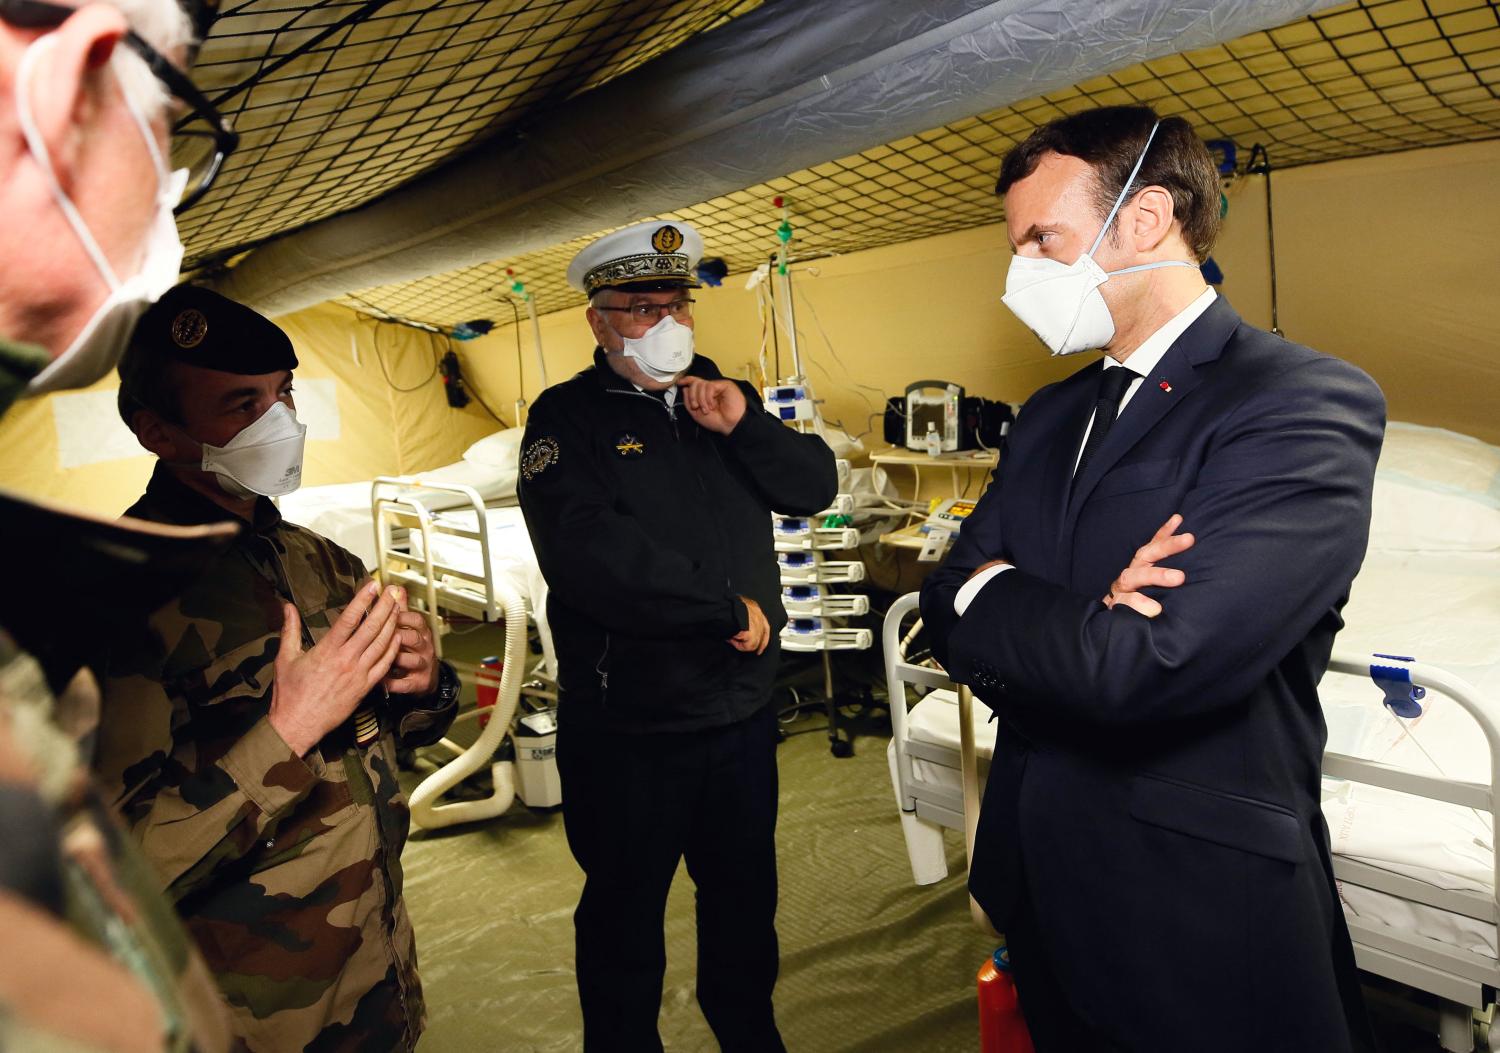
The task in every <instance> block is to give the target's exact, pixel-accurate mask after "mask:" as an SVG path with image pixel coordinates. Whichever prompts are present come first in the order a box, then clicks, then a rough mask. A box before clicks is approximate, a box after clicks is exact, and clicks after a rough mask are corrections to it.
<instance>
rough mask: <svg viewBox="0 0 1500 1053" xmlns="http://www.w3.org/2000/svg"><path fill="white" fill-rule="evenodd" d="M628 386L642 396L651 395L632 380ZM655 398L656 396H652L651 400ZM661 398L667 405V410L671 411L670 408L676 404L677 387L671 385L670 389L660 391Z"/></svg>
mask: <svg viewBox="0 0 1500 1053" xmlns="http://www.w3.org/2000/svg"><path fill="white" fill-rule="evenodd" d="M630 386H631V387H633V388H635V390H637V391H639V392H640V393H641V394H642V395H651V392H649V391H647V390H646V389H645V388H643V387H641V386H640V385H639V384H637V383H636V382H635V381H633V380H632V381H631V382H630ZM655 397H656V396H654V395H652V398H655ZM662 398H663V399H664V400H665V401H666V403H667V409H671V408H672V406H673V405H674V404H675V403H676V402H677V385H676V384H673V385H672V386H671V387H669V388H665V389H664V390H663V391H662Z"/></svg>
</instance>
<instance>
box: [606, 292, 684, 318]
mask: <svg viewBox="0 0 1500 1053" xmlns="http://www.w3.org/2000/svg"><path fill="white" fill-rule="evenodd" d="M695 303H697V301H696V300H693V299H690V298H687V297H684V298H683V299H681V300H669V301H667V302H666V303H633V304H631V305H630V306H629V307H599V308H597V310H600V311H620V312H622V313H624V314H628V315H630V317H631V318H632V319H633V320H634V321H637V322H659V321H661V316H662V314H663V313H666V314H669V315H671V316H672V317H673V319H675V320H676V321H679V322H680V321H682V320H683V319H685V318H691V317H693V304H695Z"/></svg>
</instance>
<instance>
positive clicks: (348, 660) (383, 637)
mask: <svg viewBox="0 0 1500 1053" xmlns="http://www.w3.org/2000/svg"><path fill="white" fill-rule="evenodd" d="M377 595H378V597H379V598H378V599H377ZM399 595H400V590H399V589H397V588H396V587H395V586H392V587H391V588H388V589H386V590H385V591H384V592H381V591H380V586H379V585H378V584H377V583H375V582H373V581H371V582H367V583H366V584H365V586H364V587H363V588H361V589H360V590H359V592H357V593H355V596H354V599H352V600H350V601H349V606H347V607H345V608H344V611H343V613H342V614H340V615H339V617H338V621H336V622H334V623H333V627H332V628H331V629H329V630H328V632H327V633H326V634H325V635H324V637H323V639H321V640H319V641H318V643H317V644H316V646H314V647H313V648H312V650H310V651H303V650H302V619H301V618H300V617H299V616H298V614H297V608H296V607H295V606H293V605H292V604H290V603H285V604H282V613H283V616H284V621H283V622H282V623H281V648H280V650H278V651H277V652H276V682H275V684H274V686H273V690H272V694H271V712H270V716H269V719H270V721H271V726H272V727H273V728H275V729H276V733H277V734H278V735H280V736H281V738H282V740H283V741H284V742H286V744H287V745H288V746H290V747H291V748H292V750H293V752H295V753H296V754H297V755H298V756H299V757H300V756H302V755H303V754H305V753H306V752H307V751H308V750H310V749H312V748H313V747H314V746H316V745H317V744H318V742H320V741H321V740H322V738H323V736H324V735H327V734H328V733H329V732H330V731H332V730H333V729H334V728H336V727H338V726H339V725H340V724H342V723H343V722H344V721H345V720H346V719H347V718H348V716H349V714H350V713H353V712H354V710H355V707H357V706H358V705H359V703H360V700H361V699H363V698H364V697H365V695H367V694H368V693H369V692H370V690H371V689H372V688H373V687H374V686H375V685H376V684H378V683H380V681H381V679H382V678H383V677H385V675H386V674H387V672H388V671H389V670H390V668H391V662H392V661H394V659H395V658H396V653H397V651H398V650H399V649H400V647H401V639H400V637H399V636H398V634H397V631H396V630H397V629H398V627H399V623H398V621H397V617H396V616H397V606H398V597H399ZM372 603H373V604H374V606H371V604H372Z"/></svg>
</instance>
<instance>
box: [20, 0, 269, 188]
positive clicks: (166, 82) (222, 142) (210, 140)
mask: <svg viewBox="0 0 1500 1053" xmlns="http://www.w3.org/2000/svg"><path fill="white" fill-rule="evenodd" d="M76 10H77V9H76V8H72V7H67V6H65V5H63V4H53V3H48V2H47V0H0V21H3V22H8V23H10V24H11V25H13V26H15V27H16V28H18V29H56V28H57V27H58V26H60V25H62V24H63V23H64V22H66V21H67V20H68V19H69V18H70V17H72V15H73V14H74V12H75V11H76ZM125 45H126V46H127V47H128V48H130V50H131V51H134V52H135V53H136V54H137V55H139V56H140V57H141V60H142V61H143V62H145V63H146V68H147V69H149V70H150V71H151V74H152V75H153V76H154V77H155V78H156V79H157V80H158V81H160V82H161V83H162V85H163V86H164V87H165V88H166V89H167V91H168V92H169V93H170V94H171V96H172V97H173V98H174V99H176V100H177V101H178V102H179V103H181V104H182V106H183V107H184V108H185V109H187V110H189V111H191V113H190V116H188V117H185V118H184V119H183V120H182V121H181V122H179V124H178V126H177V127H176V128H174V129H173V160H174V161H178V160H182V161H184V162H186V167H187V170H188V181H187V185H186V187H185V189H184V190H183V195H182V200H181V201H179V202H178V203H177V207H176V208H174V209H173V210H172V211H173V213H174V214H175V215H179V216H180V215H182V214H183V213H184V212H186V211H187V210H188V209H189V208H192V207H193V206H194V205H195V204H197V203H198V202H199V201H200V200H202V198H203V195H204V194H206V193H208V189H209V187H211V186H213V183H214V180H215V179H217V178H218V175H219V169H221V168H223V167H224V159H225V158H227V157H228V156H229V155H230V154H231V153H233V152H234V148H235V147H236V146H238V145H239V142H240V136H239V133H238V132H236V131H235V130H234V129H233V128H231V127H230V125H229V122H228V121H227V120H225V119H224V117H223V116H222V115H221V114H220V113H219V111H218V110H217V109H216V108H215V107H214V104H213V103H211V102H209V101H208V99H207V98H206V97H205V96H204V95H203V93H202V92H200V91H199V90H198V89H197V88H196V87H194V86H193V82H192V81H190V80H188V78H187V74H185V73H183V72H182V71H181V70H180V69H178V68H177V67H176V66H174V65H172V63H171V62H169V61H167V59H166V58H164V57H163V56H162V54H161V53H160V52H158V51H157V50H156V49H155V48H153V47H152V46H151V45H150V44H148V43H146V41H145V39H144V38H142V37H141V36H140V35H139V34H137V33H136V31H135V30H133V29H132V30H127V31H126V33H125Z"/></svg>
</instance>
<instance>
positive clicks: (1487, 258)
mask: <svg viewBox="0 0 1500 1053" xmlns="http://www.w3.org/2000/svg"><path fill="white" fill-rule="evenodd" d="M1273 160H1274V159H1273ZM1496 170H1500V142H1488V143H1474V144H1466V145H1462V146H1453V147H1444V148H1440V149H1431V150H1419V151H1412V152H1409V153H1404V154H1395V155H1388V156H1383V157H1371V158H1362V159H1357V160H1350V161H1338V162H1333V163H1330V164H1324V165H1316V166H1309V167H1305V168H1297V169H1290V170H1288V171H1285V172H1277V173H1276V174H1275V175H1274V177H1273V180H1274V182H1273V193H1274V200H1275V206H1276V253H1277V263H1278V271H1279V283H1278V285H1279V294H1280V322H1281V327H1282V329H1283V330H1284V331H1285V333H1286V335H1287V336H1288V337H1289V338H1290V339H1292V340H1296V341H1298V342H1300V343H1305V344H1308V345H1310V346H1312V347H1315V348H1318V349H1319V350H1322V351H1326V352H1329V353H1331V354H1335V355H1339V356H1340V357H1343V358H1346V359H1348V360H1349V361H1351V362H1354V363H1356V364H1358V365H1360V366H1361V367H1363V368H1364V369H1366V370H1368V371H1369V372H1370V373H1371V375H1373V376H1374V377H1375V379H1376V380H1377V381H1379V382H1380V384H1381V386H1382V387H1383V388H1384V389H1385V392H1386V396H1387V398H1388V399H1389V402H1390V407H1391V416H1392V417H1393V418H1398V419H1404V420H1412V421H1417V422H1419V423H1424V424H1433V425H1439V426H1443V427H1448V428H1453V429H1455V430H1458V431H1462V432H1466V433H1468V434H1471V435H1477V436H1479V437H1481V438H1483V439H1486V440H1487V441H1490V442H1500V362H1497V354H1496V347H1497V346H1500V296H1497V294H1496V293H1495V291H1494V281H1495V275H1496V274H1500V205H1497V204H1496V201H1495V197H1494V189H1493V188H1494V177H1493V173H1494V172H1495V171H1496ZM793 204H794V205H795V202H794V203H793ZM794 222H795V217H794ZM771 226H772V225H771V224H770V223H769V220H768V225H767V241H768V244H769V243H770V241H771V240H772V238H773V236H774V235H773V234H772V231H771ZM709 248H710V251H711V250H712V246H710V247H709ZM1215 258H1216V259H1217V260H1218V262H1219V263H1220V265H1221V266H1222V267H1223V270H1224V272H1225V275H1226V281H1225V284H1224V286H1223V292H1224V293H1225V294H1226V295H1227V296H1228V297H1229V299H1230V301H1231V302H1232V303H1233V304H1234V305H1235V307H1236V308H1237V309H1238V310H1239V311H1240V313H1241V314H1242V315H1243V316H1244V317H1245V318H1246V319H1247V320H1248V321H1250V322H1251V323H1253V324H1255V325H1259V326H1262V327H1268V326H1269V324H1270V297H1269V279H1268V273H1269V272H1268V269H1267V262H1266V261H1267V255H1266V230H1265V198H1264V180H1263V179H1260V178H1259V177H1249V178H1245V179H1241V180H1240V181H1239V182H1238V183H1236V184H1235V185H1234V186H1233V187H1232V188H1231V190H1230V211H1229V216H1228V219H1227V221H1226V225H1225V229H1224V234H1223V236H1222V238H1221V239H1220V243H1219V247H1218V249H1217V250H1216V252H1215ZM1008 259H1009V255H1008V250H1007V249H1006V244H1005V232H1004V229H1003V228H1002V227H1000V226H998V225H991V226H985V227H979V228H976V229H974V230H969V231H963V232H960V233H957V234H948V235H943V236H940V237H934V238H926V239H922V240H920V241H915V242H910V243H907V244H904V245H897V246H892V247H888V248H881V249H874V250H870V251H867V252H858V253H852V254H850V255H847V256H841V257H835V258H831V259H824V260H817V261H812V262H810V263H806V264H802V265H799V266H798V269H797V276H796V283H797V284H796V288H797V292H798V298H797V323H798V329H799V331H800V334H801V346H802V350H803V361H804V365H805V368H806V369H807V372H808V375H809V377H810V379H811V381H812V383H813V384H814V385H815V388H816V391H817V394H818V395H819V397H821V398H823V399H825V400H826V403H825V406H824V411H825V415H826V416H827V417H828V418H829V419H830V420H834V421H840V422H842V424H843V425H844V427H845V428H846V429H847V430H849V431H850V432H852V433H855V434H858V433H860V432H863V431H865V429H866V428H867V427H870V426H872V425H873V426H874V427H875V429H876V431H875V433H874V435H873V436H871V439H872V440H873V441H874V442H876V443H877V444H878V442H879V437H878V436H879V431H878V429H879V421H878V419H876V420H873V421H872V420H871V419H870V415H871V414H872V413H875V412H877V411H878V410H879V409H880V407H881V404H882V402H883V396H885V395H887V394H897V393H899V392H900V391H901V390H902V389H903V388H904V387H905V385H906V384H907V383H909V382H910V381H912V380H916V379H922V378H928V377H938V378H942V379H945V380H952V381H955V382H957V383H959V384H962V385H963V386H964V387H965V388H966V389H967V390H968V391H969V392H970V393H971V394H981V395H986V396H988V397H991V398H1000V399H1004V400H1007V401H1012V402H1018V401H1021V400H1023V399H1025V398H1026V396H1027V395H1029V394H1030V393H1031V392H1032V391H1034V390H1035V389H1036V388H1037V387H1038V386H1039V385H1041V384H1044V383H1047V382H1048V381H1051V380H1055V379H1058V378H1060V377H1062V376H1065V375H1067V373H1069V372H1070V371H1071V370H1073V369H1074V368H1077V366H1078V365H1079V364H1081V360H1079V359H1062V360H1054V359H1049V358H1048V357H1047V356H1046V354H1045V352H1044V351H1043V350H1042V349H1041V347H1040V345H1038V344H1037V342H1036V340H1035V339H1034V338H1033V337H1032V336H1031V335H1030V334H1029V333H1027V332H1026V331H1025V330H1024V329H1022V328H1021V326H1020V325H1019V324H1018V323H1017V322H1016V321H1015V320H1014V318H1012V317H1011V315H1010V313H1009V312H1008V311H1007V310H1006V309H1005V307H1004V306H1003V305H1002V304H1001V303H1000V293H1001V290H1002V286H1003V283H1004V276H1005V269H1006V266H1007V263H1008ZM744 281H745V279H744V276H743V275H733V276H731V277H730V278H729V279H728V280H727V282H726V284H725V286H724V287H723V288H719V289H703V290H701V291H700V292H698V293H697V294H696V296H697V298H698V300H699V305H698V312H697V314H698V346H699V348H700V350H702V351H703V353H705V354H707V355H709V356H710V357H712V358H714V359H716V360H717V361H718V362H719V364H720V366H721V367H722V368H723V369H724V370H725V372H726V373H728V374H730V375H733V376H745V375H748V374H747V372H746V371H747V369H748V367H749V366H750V364H751V363H752V362H753V361H754V360H755V359H756V358H757V357H758V355H759V349H760V333H761V322H760V319H759V317H758V315H757V312H756V301H755V297H754V295H753V294H752V293H749V292H746V291H745V289H744ZM279 321H280V323H281V324H282V325H283V326H284V327H285V328H286V330H287V332H288V333H289V334H290V335H291V337H292V340H293V342H294V343H295V345H296V347H297V352H298V355H299V357H300V359H301V362H302V365H301V368H300V369H299V371H298V375H299V377H301V378H303V379H304V380H311V379H326V380H332V381H333V382H334V384H335V389H336V392H337V402H338V408H339V417H340V425H341V433H340V437H339V438H338V440H336V441H330V440H314V441H310V442H309V443H308V450H307V463H306V467H305V473H304V481H305V483H306V484H307V485H316V484H319V483H328V482H345V481H350V480H356V479H368V478H370V477H372V476H374V475H378V474H384V473H396V472H412V471H420V470H422V469H425V468H431V467H434V466H437V465H440V464H446V463H448V462H450V461H454V460H457V459H458V457H459V456H460V455H461V454H462V452H463V450H464V449H465V448H466V447H467V446H468V444H469V443H470V442H472V441H474V439H476V438H478V437H480V436H482V435H485V434H488V433H489V432H490V431H493V430H494V429H495V428H496V427H498V425H497V424H495V423H494V421H493V420H492V419H491V418H490V417H489V416H488V415H487V414H486V413H485V412H484V410H483V409H481V408H480V406H479V405H478V403H477V402H476V403H473V404H471V405H470V407H469V408H467V409H465V410H462V411H459V410H453V409H450V408H449V407H448V406H447V404H446V401H445V399H444V395H443V389H442V385H441V383H440V381H439V380H437V379H436V378H433V379H426V378H428V377H429V375H430V374H431V372H432V365H433V354H434V352H436V353H439V354H440V353H441V352H442V351H443V350H445V349H446V347H445V345H444V342H442V341H439V340H435V339H434V338H432V337H430V336H429V335H427V334H424V333H422V332H419V331H417V330H413V329H409V328H406V327H402V326H397V325H393V324H390V323H377V322H375V321H373V320H372V319H370V318H369V317H368V316H365V315H360V314H356V313H355V312H353V311H351V310H349V309H347V308H344V307H341V306H336V305H331V304H327V305H323V306H320V307H316V308H312V309H309V310H306V311H301V312H298V313H296V314H292V315H288V316H285V317H283V318H281V319H279ZM541 327H542V332H543V342H544V345H545V347H546V351H547V368H548V372H549V379H550V380H551V381H553V382H554V383H555V382H557V381H559V380H563V379H565V378H567V377H568V376H570V375H572V374H573V373H574V372H576V371H577V370H579V369H581V368H583V367H584V366H586V365H587V364H588V363H589V361H590V355H591V352H592V349H593V340H592V337H591V336H590V334H589V331H588V328H587V326H586V324H585V322H584V319H583V310H582V308H577V309H573V310H569V311H562V312H558V313H556V314H552V315H548V316H545V317H543V318H542V319H541ZM453 346H454V347H455V348H456V349H457V350H458V352H459V355H460V357H461V359H462V361H463V364H464V368H465V372H466V374H467V376H468V377H469V379H470V382H471V386H472V387H474V388H476V389H477V390H478V391H479V392H480V393H481V394H483V395H484V397H485V398H486V400H487V401H488V403H489V405H490V406H491V407H492V408H493V409H494V410H495V411H496V412H498V413H499V414H501V415H502V416H503V417H504V418H505V419H506V420H507V422H509V423H514V419H515V418H514V401H515V399H516V397H517V394H518V390H517V383H516V377H517V354H516V334H515V330H514V328H513V327H512V326H509V325H507V326H505V327H503V328H500V329H497V330H496V331H495V332H494V333H492V334H490V335H489V336H487V337H483V338H481V339H479V340H475V341H471V342H468V343H457V342H455V343H454V345H453ZM781 347H782V372H783V373H785V372H789V371H790V368H791V367H790V362H789V358H788V354H787V341H786V338H785V335H784V334H783V335H782V337H781ZM521 358H522V361H523V364H524V375H525V385H524V387H525V391H524V394H525V396H526V397H527V398H528V399H534V398H535V396H536V393H537V389H536V373H535V369H534V358H533V352H532V347H531V330H530V327H529V325H525V324H524V323H523V326H522V329H521ZM382 364H383V365H384V372H383V371H382ZM386 373H388V374H389V381H387V379H386ZM113 384H114V382H113V380H112V379H111V380H106V381H103V382H101V384H100V388H101V389H106V388H109V387H112V386H113ZM393 385H394V387H393ZM395 387H401V388H406V387H414V388H415V389H416V390H414V391H411V392H408V393H402V392H398V391H396V390H395ZM150 465H151V459H150V458H149V457H147V456H145V455H142V456H138V457H132V458H129V459H125V460H114V461H108V462H104V463H99V464H92V465H85V466H82V467H78V468H68V469H62V468H59V467H58V457H57V437H56V430H55V427H54V424H53V415H52V409H51V406H50V400H49V399H40V400H34V401H26V402H22V403H20V404H18V405H17V406H16V407H14V408H13V409H12V410H11V412H10V413H9V414H8V415H7V417H6V418H5V419H4V421H0V486H5V487H8V488H10V489H15V490H20V491H22V492H26V493H32V494H37V495H41V496H46V497H50V498H53V499H55V500H61V501H64V502H68V503H72V504H76V505H81V506H83V507H87V508H90V509H93V510H96V511H99V512H103V513H111V514H112V513H116V512H119V511H120V510H122V509H124V508H125V507H126V506H127V505H129V504H130V502H131V501H132V500H134V499H135V497H136V496H137V495H138V494H139V493H140V491H141V488H142V487H143V486H144V484H145V480H146V478H147V476H148V475H149V472H150Z"/></svg>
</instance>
